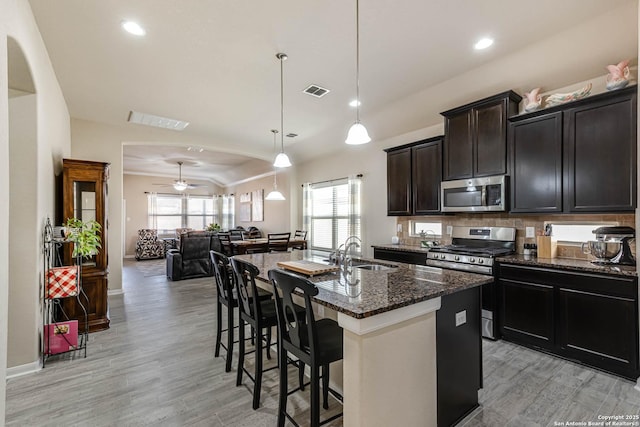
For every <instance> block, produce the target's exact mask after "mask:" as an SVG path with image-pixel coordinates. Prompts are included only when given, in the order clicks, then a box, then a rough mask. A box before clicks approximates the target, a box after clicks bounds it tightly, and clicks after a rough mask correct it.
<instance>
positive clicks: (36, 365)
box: [6, 360, 42, 379]
mask: <svg viewBox="0 0 640 427" xmlns="http://www.w3.org/2000/svg"><path fill="white" fill-rule="evenodd" d="M41 369H42V365H41V363H40V360H36V361H35V362H31V363H27V364H26V365H19V366H13V367H11V368H7V371H6V374H7V379H11V378H16V377H21V376H23V375H29V374H34V373H36V372H38V371H39V370H41Z"/></svg>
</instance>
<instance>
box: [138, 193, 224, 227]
mask: <svg viewBox="0 0 640 427" xmlns="http://www.w3.org/2000/svg"><path fill="white" fill-rule="evenodd" d="M147 213H148V224H149V228H155V229H157V230H158V231H159V232H160V233H170V232H171V231H173V230H175V229H176V228H183V227H188V228H193V229H194V230H204V229H205V228H206V227H207V226H208V225H209V224H211V223H213V222H215V223H217V224H220V225H221V226H222V228H224V229H228V228H232V227H233V223H234V203H233V196H213V197H212V196H189V195H177V194H176V195H174V194H155V193H152V194H148V195H147Z"/></svg>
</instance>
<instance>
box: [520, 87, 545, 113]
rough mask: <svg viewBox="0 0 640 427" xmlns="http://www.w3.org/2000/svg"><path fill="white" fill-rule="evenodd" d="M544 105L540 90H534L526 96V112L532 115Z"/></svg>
mask: <svg viewBox="0 0 640 427" xmlns="http://www.w3.org/2000/svg"><path fill="white" fill-rule="evenodd" d="M541 105H542V96H541V95H540V88H539V87H537V88H535V89H532V90H531V92H527V93H525V94H524V111H526V112H527V113H530V112H532V111H536V110H537V109H538V108H540V106H541Z"/></svg>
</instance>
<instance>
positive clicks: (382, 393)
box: [237, 251, 493, 427]
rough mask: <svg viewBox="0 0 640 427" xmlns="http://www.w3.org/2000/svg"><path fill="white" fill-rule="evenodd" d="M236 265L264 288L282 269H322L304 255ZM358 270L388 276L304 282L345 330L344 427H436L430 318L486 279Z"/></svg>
mask: <svg viewBox="0 0 640 427" xmlns="http://www.w3.org/2000/svg"><path fill="white" fill-rule="evenodd" d="M237 257H238V258H240V259H243V260H246V261H249V262H251V263H253V264H254V265H256V266H257V267H258V268H259V269H260V274H259V278H260V279H261V280H262V281H264V282H266V283H268V279H267V272H268V271H269V270H270V269H273V268H278V265H277V263H278V262H281V261H298V260H306V261H308V262H318V263H324V264H326V263H327V262H326V259H325V258H324V257H323V256H322V255H316V254H314V253H313V252H311V251H294V252H288V253H277V254H276V253H273V254H265V253H261V254H253V255H238V256H237ZM357 262H358V263H365V264H378V265H380V264H382V265H386V266H387V267H389V268H387V269H382V270H367V269H366V268H358V267H356V266H354V267H352V268H349V269H347V270H346V271H345V270H340V271H338V272H332V273H326V274H322V275H318V276H314V277H310V278H309V279H310V280H311V281H312V282H313V283H315V284H316V286H317V287H318V289H319V293H318V295H317V296H316V297H315V298H314V302H316V303H317V304H318V305H319V307H327V308H329V309H331V310H333V311H335V312H336V313H337V315H336V318H337V321H338V323H339V324H340V326H341V327H342V328H343V330H344V359H343V377H342V385H343V386H342V391H343V395H344V425H345V426H367V427H368V426H389V425H403V426H435V425H436V420H437V409H436V408H437V393H436V390H437V375H436V372H437V365H436V311H437V310H438V309H440V304H441V297H443V296H445V295H449V294H454V293H457V292H461V291H464V290H467V289H470V288H474V287H477V286H480V285H483V284H485V283H488V282H490V281H491V280H493V279H492V277H489V276H482V275H477V274H472V273H464V272H459V271H453V270H442V269H439V268H432V267H426V266H417V265H410V264H403V263H393V264H391V263H388V264H384V263H380V262H379V261H362V260H357ZM327 311H329V312H330V310H327ZM322 312H324V309H321V310H319V314H320V315H322ZM325 315H327V316H328V317H330V316H331V315H330V314H329V313H325ZM478 333H479V331H478ZM479 345H480V341H479V340H478V346H479ZM339 386H340V384H338V387H339Z"/></svg>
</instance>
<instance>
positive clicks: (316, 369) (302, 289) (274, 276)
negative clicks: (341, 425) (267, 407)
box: [269, 269, 344, 427]
mask: <svg viewBox="0 0 640 427" xmlns="http://www.w3.org/2000/svg"><path fill="white" fill-rule="evenodd" d="M269 279H270V280H271V283H272V285H273V290H274V292H273V295H274V297H275V306H276V317H277V321H278V322H277V323H278V340H279V345H278V358H279V365H280V366H281V367H285V368H281V369H280V393H279V399H278V426H279V427H282V426H284V422H285V418H288V419H289V420H290V421H292V422H294V423H295V421H294V420H293V418H292V417H291V416H290V415H289V414H288V413H287V397H288V396H289V395H291V394H292V393H295V392H296V391H298V390H300V389H302V386H301V385H302V382H301V385H299V386H298V387H297V388H295V389H294V390H289V387H288V385H289V384H288V378H287V376H288V372H287V369H286V361H287V358H288V353H291V354H293V355H294V356H295V357H296V358H297V359H298V361H299V362H301V363H304V364H306V365H309V367H310V369H311V383H310V385H311V426H312V427H317V426H319V425H320V424H321V423H320V380H322V406H323V407H324V409H328V408H329V402H328V396H329V391H330V390H329V364H330V363H333V362H336V361H338V360H341V359H342V357H343V352H344V350H343V349H344V344H343V333H342V332H343V331H342V328H341V327H340V326H339V325H338V323H337V322H336V321H335V320H331V319H319V320H316V319H315V316H314V314H313V306H312V301H311V298H312V297H314V296H316V295H318V288H317V287H316V285H314V284H313V283H311V282H310V281H309V280H307V279H306V278H304V277H301V276H298V275H296V274H293V273H290V272H288V271H284V270H280V269H274V270H269ZM300 293H302V298H300ZM294 294H295V295H296V301H298V302H299V301H300V300H302V307H303V308H304V311H303V312H300V310H296V309H295V308H296V307H299V306H298V305H297V304H294V303H293V298H294V297H293V296H294ZM285 313H286V315H285ZM320 368H322V377H320ZM303 369H304V366H299V367H298V373H299V374H300V372H302V371H303ZM331 391H332V394H334V395H336V394H337V393H335V392H333V390H331ZM339 398H340V399H341V397H339ZM340 416H342V414H341V413H340V414H337V415H334V416H332V417H330V418H328V419H327V420H324V421H322V424H325V423H327V422H330V421H332V420H334V419H336V418H338V417H340ZM296 425H297V424H296Z"/></svg>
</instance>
